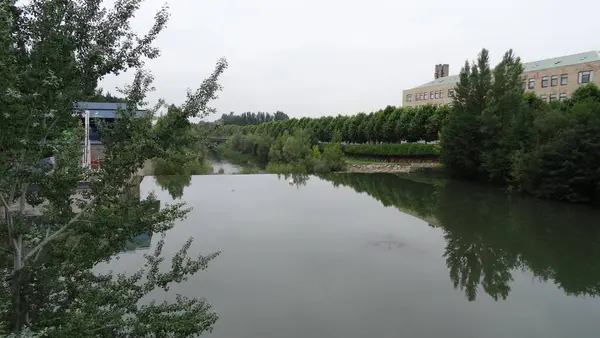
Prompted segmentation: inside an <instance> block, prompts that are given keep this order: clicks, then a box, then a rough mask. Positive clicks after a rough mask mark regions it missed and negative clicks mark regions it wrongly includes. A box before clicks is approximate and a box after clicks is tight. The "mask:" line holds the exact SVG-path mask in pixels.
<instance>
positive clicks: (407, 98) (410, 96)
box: [406, 94, 412, 102]
mask: <svg viewBox="0 0 600 338" xmlns="http://www.w3.org/2000/svg"><path fill="white" fill-rule="evenodd" d="M411 101H412V94H407V95H406V102H411Z"/></svg>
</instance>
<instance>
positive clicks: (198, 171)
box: [153, 160, 212, 199]
mask: <svg viewBox="0 0 600 338" xmlns="http://www.w3.org/2000/svg"><path fill="white" fill-rule="evenodd" d="M153 173H154V175H155V180H156V184H158V186H160V188H161V189H162V190H166V191H168V192H169V195H171V197H172V198H173V199H179V198H181V197H182V196H183V191H184V189H185V188H186V187H188V186H189V185H190V183H191V182H192V175H204V174H209V173H212V168H211V167H210V166H209V165H207V164H205V163H201V162H198V163H195V162H190V163H185V164H183V165H180V164H176V163H172V162H165V161H162V160H155V161H153Z"/></svg>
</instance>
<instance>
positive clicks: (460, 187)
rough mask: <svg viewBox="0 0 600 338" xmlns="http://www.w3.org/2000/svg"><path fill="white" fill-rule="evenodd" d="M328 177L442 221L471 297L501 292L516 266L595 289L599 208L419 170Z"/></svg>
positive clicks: (454, 272)
mask: <svg viewBox="0 0 600 338" xmlns="http://www.w3.org/2000/svg"><path fill="white" fill-rule="evenodd" d="M412 178H414V179H412ZM325 179H327V180H329V181H331V182H332V183H333V184H334V185H336V186H338V185H342V186H348V187H352V188H353V189H354V190H356V191H357V192H365V193H367V194H369V195H370V196H372V197H373V198H375V199H377V200H378V201H380V202H381V203H382V204H383V205H385V206H394V207H396V208H398V209H399V210H401V211H402V212H404V213H408V214H411V215H414V216H416V217H419V218H421V219H424V220H426V221H427V222H428V223H429V224H430V225H431V226H434V227H439V228H441V229H442V230H443V232H444V238H445V240H446V248H445V253H444V258H445V260H446V265H447V267H448V269H449V275H450V279H451V281H452V283H453V284H454V287H455V288H458V289H460V290H462V291H463V292H464V293H465V295H466V297H467V299H469V300H470V301H474V300H475V299H476V298H477V296H478V295H477V292H478V290H483V291H484V292H485V293H486V294H488V295H489V296H491V297H492V298H493V299H495V300H501V299H506V297H507V296H508V294H509V293H510V291H511V284H512V282H513V273H516V271H518V270H528V271H531V272H532V273H533V274H534V276H535V277H536V278H537V279H538V280H540V281H551V282H553V283H555V284H556V285H557V286H559V287H560V288H561V289H562V290H563V291H564V292H565V293H566V294H569V295H575V296H597V295H599V294H600V245H599V244H600V227H599V226H598V225H599V224H598V219H600V211H598V210H594V209H589V208H586V207H581V206H572V205H565V204H558V203H551V202H546V201H540V200H535V199H532V198H528V197H523V196H515V195H506V194H503V193H502V192H500V191H497V190H494V189H491V188H489V187H484V186H480V185H476V184H469V183H465V182H456V181H448V182H446V181H441V180H436V179H428V178H422V177H419V176H411V179H409V178H405V177H400V176H396V175H391V174H334V175H329V176H327V177H325Z"/></svg>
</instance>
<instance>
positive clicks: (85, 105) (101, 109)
mask: <svg viewBox="0 0 600 338" xmlns="http://www.w3.org/2000/svg"><path fill="white" fill-rule="evenodd" d="M75 109H76V110H79V111H84V110H88V111H89V112H90V118H101V119H114V118H115V112H116V111H117V110H119V109H127V104H126V103H114V102H76V103H75ZM144 113H145V110H140V109H137V113H136V116H138V117H140V116H142V115H143V114H144Z"/></svg>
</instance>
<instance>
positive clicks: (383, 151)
mask: <svg viewBox="0 0 600 338" xmlns="http://www.w3.org/2000/svg"><path fill="white" fill-rule="evenodd" d="M343 150H344V153H346V154H347V155H362V156H367V155H372V156H407V157H435V156H439V155H440V147H439V145H437V144H425V143H402V144H399V143H390V144H348V145H346V146H344V148H343Z"/></svg>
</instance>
